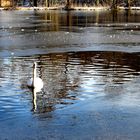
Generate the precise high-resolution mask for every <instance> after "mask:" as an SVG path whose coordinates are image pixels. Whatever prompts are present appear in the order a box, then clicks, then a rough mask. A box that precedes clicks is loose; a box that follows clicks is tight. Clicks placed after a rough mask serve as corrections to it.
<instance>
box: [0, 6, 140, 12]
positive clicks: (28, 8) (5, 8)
mask: <svg viewBox="0 0 140 140" xmlns="http://www.w3.org/2000/svg"><path fill="white" fill-rule="evenodd" d="M117 9H118V10H129V9H130V10H140V7H130V8H127V7H118V8H117ZM0 10H23V11H24V10H78V11H79V10H84V11H98V10H99V11H100V10H111V8H110V7H109V6H105V7H103V6H102V7H97V6H96V7H86V6H83V7H81V6H79V7H71V8H69V9H66V8H65V7H61V6H58V7H23V6H21V7H20V6H19V7H0Z"/></svg>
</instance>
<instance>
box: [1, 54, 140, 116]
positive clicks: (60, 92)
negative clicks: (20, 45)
mask: <svg viewBox="0 0 140 140" xmlns="http://www.w3.org/2000/svg"><path fill="white" fill-rule="evenodd" d="M139 57H140V55H139V53H134V54H133V53H132V54H131V53H122V52H72V53H53V54H47V55H39V56H32V57H22V58H18V57H17V58H14V61H13V60H11V61H10V63H6V62H3V61H1V63H2V65H4V66H5V68H4V69H2V71H1V72H0V76H1V77H3V78H6V77H7V76H8V75H5V73H9V76H8V80H11V81H12V82H13V83H16V84H17V81H18V82H21V83H20V84H22V83H23V81H27V79H28V78H29V77H30V75H31V73H32V71H31V69H32V67H31V66H32V62H33V61H37V62H38V67H37V71H38V72H37V73H38V76H39V77H41V78H42V80H43V82H44V88H43V91H42V92H37V91H36V90H35V89H34V91H33V92H32V103H33V111H34V112H36V113H39V114H40V113H44V112H51V111H53V110H55V109H58V108H63V107H65V106H67V105H70V104H74V103H76V102H77V101H78V99H79V96H81V95H82V94H83V93H86V92H91V94H92V93H94V92H95V91H96V92H97V91H98V90H100V89H102V91H103V92H106V94H109V92H111V91H113V92H112V95H116V96H117V95H118V94H116V93H121V92H122V91H123V86H119V87H118V85H120V84H121V85H123V84H125V83H127V82H129V81H131V80H133V79H134V78H135V77H138V76H139V74H140V61H139V59H140V58H139ZM9 64H10V65H12V67H9V66H8V65H9ZM7 66H8V67H7ZM11 70H12V71H13V73H11ZM99 85H100V86H99ZM102 85H105V86H102ZM99 93H100V92H99ZM122 93H124V92H122Z"/></svg>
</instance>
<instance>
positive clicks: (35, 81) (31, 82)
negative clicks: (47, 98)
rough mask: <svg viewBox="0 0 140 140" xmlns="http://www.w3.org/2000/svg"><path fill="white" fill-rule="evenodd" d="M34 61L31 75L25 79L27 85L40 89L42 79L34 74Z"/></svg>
mask: <svg viewBox="0 0 140 140" xmlns="http://www.w3.org/2000/svg"><path fill="white" fill-rule="evenodd" d="M36 65H37V64H36V63H34V64H33V77H32V78H31V79H29V81H27V85H28V86H29V87H31V88H36V89H40V90H41V89H42V88H43V81H42V79H41V78H39V77H37V76H36Z"/></svg>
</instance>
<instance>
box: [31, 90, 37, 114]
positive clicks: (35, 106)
mask: <svg viewBox="0 0 140 140" xmlns="http://www.w3.org/2000/svg"><path fill="white" fill-rule="evenodd" d="M36 93H37V89H36V88H33V90H32V98H33V99H32V102H33V109H32V110H33V112H36V110H37V96H36Z"/></svg>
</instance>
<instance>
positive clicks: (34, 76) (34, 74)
mask: <svg viewBox="0 0 140 140" xmlns="http://www.w3.org/2000/svg"><path fill="white" fill-rule="evenodd" d="M35 78H36V66H35V65H34V66H33V87H35Z"/></svg>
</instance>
